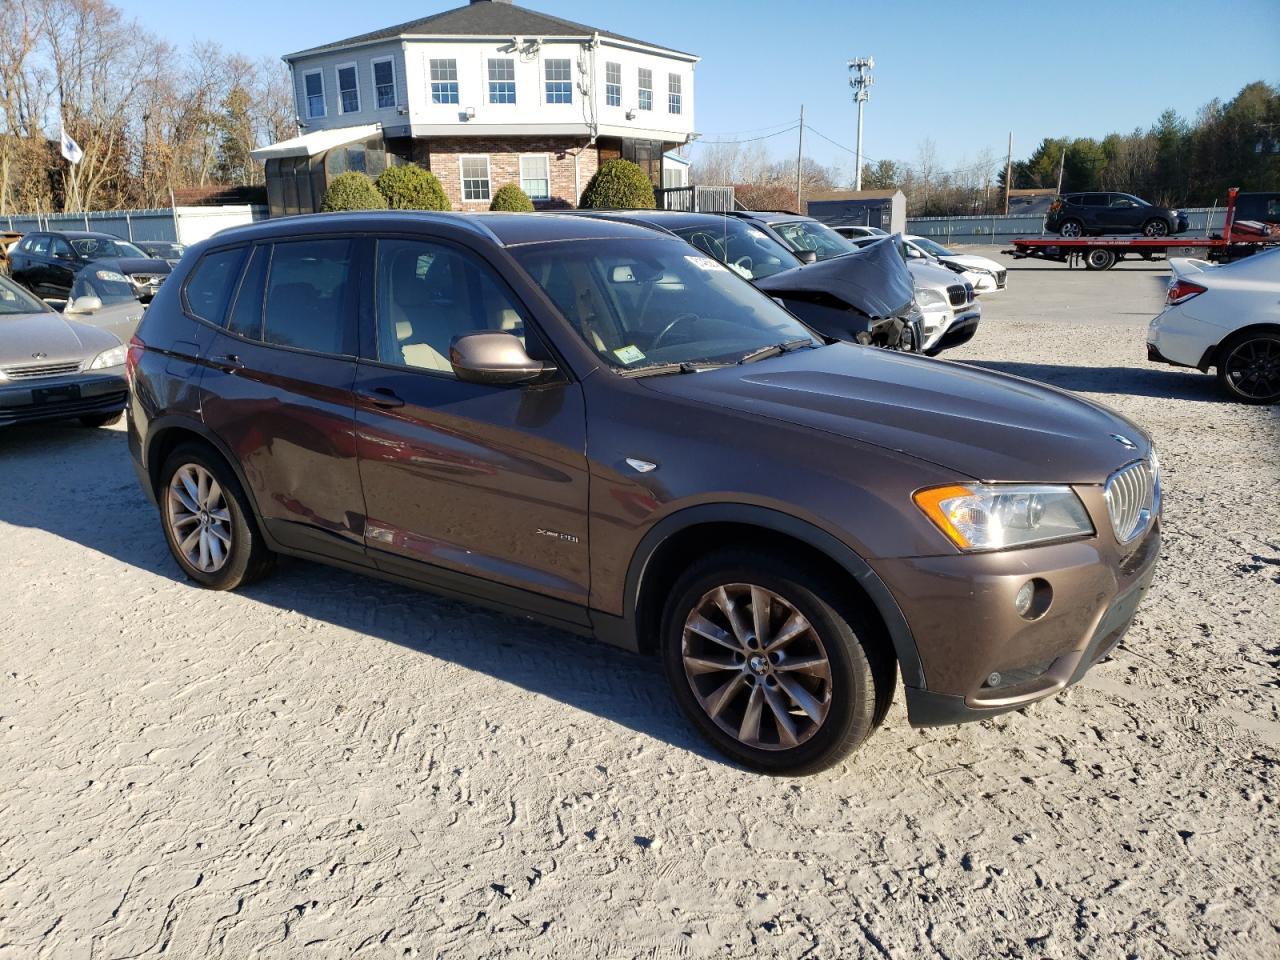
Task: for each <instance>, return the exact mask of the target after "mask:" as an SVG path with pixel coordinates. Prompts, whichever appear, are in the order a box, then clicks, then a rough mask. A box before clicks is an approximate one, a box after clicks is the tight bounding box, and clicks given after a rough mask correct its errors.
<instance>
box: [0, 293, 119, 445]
mask: <svg viewBox="0 0 1280 960" xmlns="http://www.w3.org/2000/svg"><path fill="white" fill-rule="evenodd" d="M126 353H127V348H126V347H125V345H124V344H123V343H121V342H120V338H119V337H117V336H115V335H114V334H112V333H110V332H109V331H107V330H102V329H99V328H98V327H95V326H92V325H90V324H87V323H80V322H78V321H76V320H71V319H68V318H66V317H61V316H59V315H58V314H57V313H55V312H54V311H53V310H52V309H50V308H49V306H48V305H47V304H45V303H44V302H43V301H41V300H38V299H36V298H35V297H33V296H32V295H31V294H30V293H28V292H27V291H26V290H24V289H22V288H21V287H20V286H18V285H17V284H16V283H14V282H13V281H12V280H9V279H7V278H5V277H0V426H5V425H8V424H14V423H35V422H38V421H43V420H71V419H77V420H79V421H80V422H81V423H83V424H84V425H85V426H86V427H100V426H105V425H106V424H109V423H114V422H115V421H116V420H119V419H120V414H121V412H122V411H123V410H124V405H125V400H126V399H127V398H128V388H127V385H126V384H125V379H124V364H125V358H126Z"/></svg>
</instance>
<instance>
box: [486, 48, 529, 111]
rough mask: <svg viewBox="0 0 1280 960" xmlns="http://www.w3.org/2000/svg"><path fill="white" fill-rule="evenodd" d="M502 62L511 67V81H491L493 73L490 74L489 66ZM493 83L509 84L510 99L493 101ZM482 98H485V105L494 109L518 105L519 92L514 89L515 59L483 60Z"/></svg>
mask: <svg viewBox="0 0 1280 960" xmlns="http://www.w3.org/2000/svg"><path fill="white" fill-rule="evenodd" d="M503 60H505V61H506V62H507V63H508V64H510V65H511V79H510V80H494V79H493V72H492V69H491V67H490V65H491V64H493V63H497V62H499V61H503ZM495 83H509V84H511V99H510V100H495V99H493V85H494V84H495ZM484 98H485V103H488V104H491V105H493V106H495V107H514V106H515V105H516V104H518V103H519V102H520V96H519V92H518V91H517V89H516V61H515V58H514V57H485V60H484Z"/></svg>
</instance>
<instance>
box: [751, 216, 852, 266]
mask: <svg viewBox="0 0 1280 960" xmlns="http://www.w3.org/2000/svg"><path fill="white" fill-rule="evenodd" d="M771 226H772V227H773V229H774V231H775V232H776V233H777V234H778V236H780V237H782V242H783V243H785V244H786V245H787V246H788V247H790V248H791V249H792V250H795V251H797V252H798V251H800V250H812V251H813V252H814V253H816V254H817V255H818V259H819V260H830V259H831V258H832V257H842V256H844V255H845V254H846V253H853V251H854V250H856V249H857V247H855V246H854V245H853V244H852V243H851V242H850V241H849V239H848V238H847V237H842V236H840V234H838V233H836V232H835V231H834V230H832V229H831V228H830V227H828V226H827V225H826V224H825V223H819V222H818V221H817V220H791V221H788V222H786V223H775V224H771Z"/></svg>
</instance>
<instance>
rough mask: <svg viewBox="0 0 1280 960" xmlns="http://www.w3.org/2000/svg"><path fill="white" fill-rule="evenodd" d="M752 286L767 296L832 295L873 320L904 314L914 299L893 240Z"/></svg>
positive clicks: (908, 276) (888, 239) (789, 271)
mask: <svg viewBox="0 0 1280 960" xmlns="http://www.w3.org/2000/svg"><path fill="white" fill-rule="evenodd" d="M753 282H754V283H755V285H756V286H757V287H759V288H760V289H761V290H763V291H765V293H769V294H778V295H782V294H795V293H827V294H831V295H832V296H835V297H837V298H839V299H840V300H843V301H844V302H845V303H847V304H849V306H851V307H855V308H856V309H858V310H861V311H862V312H863V313H865V314H866V315H867V316H869V317H871V318H873V319H882V318H884V317H897V316H902V315H904V314H906V313H907V312H908V311H909V309H910V306H911V300H912V297H913V289H912V284H911V274H910V273H908V272H907V265H906V264H905V263H903V262H902V257H901V255H900V254H899V253H898V248H897V244H896V243H895V241H894V238H893V237H885V238H884V239H883V240H880V241H878V242H877V243H869V244H867V245H866V246H865V247H863V248H862V249H860V250H857V251H855V252H853V253H846V254H844V255H843V256H840V257H832V258H831V259H830V260H820V261H818V262H817V263H810V264H806V265H804V266H801V267H796V268H794V269H792V270H784V271H782V272H781V273H775V274H774V275H773V276H771V277H764V278H763V279H760V280H755V281H753Z"/></svg>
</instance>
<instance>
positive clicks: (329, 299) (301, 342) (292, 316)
mask: <svg viewBox="0 0 1280 960" xmlns="http://www.w3.org/2000/svg"><path fill="white" fill-rule="evenodd" d="M355 252H356V247H355V243H354V242H353V241H351V240H296V241H291V242H289V243H277V244H276V245H275V249H274V250H273V251H272V254H271V268H270V270H269V271H268V275H267V295H266V309H265V310H264V312H263V316H264V322H263V330H262V339H263V340H264V341H266V342H267V343H276V344H280V345H281V346H286V347H297V348H299V349H301V350H312V351H315V352H316V353H336V354H346V355H352V354H354V353H355V350H354V346H355V341H356V337H355V329H356V327H355V304H354V294H355V289H356V283H355V277H354V276H353V275H352V272H353V270H354V268H355Z"/></svg>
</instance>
